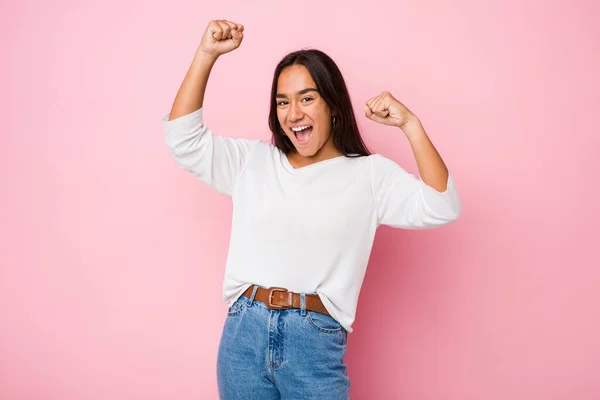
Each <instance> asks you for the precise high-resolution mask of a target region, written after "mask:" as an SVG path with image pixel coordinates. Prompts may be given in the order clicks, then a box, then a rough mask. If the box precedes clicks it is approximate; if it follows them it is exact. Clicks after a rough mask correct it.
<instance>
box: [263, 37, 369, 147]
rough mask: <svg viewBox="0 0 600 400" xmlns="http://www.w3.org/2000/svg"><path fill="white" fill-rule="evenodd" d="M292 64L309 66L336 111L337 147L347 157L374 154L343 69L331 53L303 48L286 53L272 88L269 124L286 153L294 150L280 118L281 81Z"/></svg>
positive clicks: (328, 103)
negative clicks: (359, 122) (363, 134)
mask: <svg viewBox="0 0 600 400" xmlns="http://www.w3.org/2000/svg"><path fill="white" fill-rule="evenodd" d="M291 65H303V66H305V67H306V69H308V72H309V73H310V75H311V77H312V79H313V80H314V81H315V83H316V85H317V90H318V91H319V94H320V95H321V97H322V98H323V100H325V102H326V103H327V105H328V106H329V108H330V109H331V111H332V114H334V115H335V124H333V126H332V128H331V135H332V136H333V144H334V146H335V148H336V149H337V150H338V151H339V152H340V153H342V154H343V155H344V156H346V157H361V156H368V155H370V154H371V153H370V151H369V149H367V146H366V145H365V143H364V142H363V140H362V137H361V135H360V132H359V130H358V125H357V124H356V118H355V116H354V110H353V109H352V103H351V101H350V95H349V94H348V88H347V87H346V82H345V81H344V77H343V76H342V73H341V72H340V69H339V68H338V66H337V65H336V64H335V62H334V61H333V60H332V59H331V57H329V56H328V55H327V54H325V53H323V52H322V51H320V50H315V49H309V50H299V51H295V52H293V53H290V54H288V55H286V56H285V57H284V58H283V59H282V60H281V61H280V62H279V64H277V67H276V68H275V74H274V76H273V86H272V88H271V106H270V111H269V128H270V129H271V132H272V133H273V137H272V139H271V142H272V144H273V145H274V146H276V147H277V148H279V150H281V151H282V152H283V153H284V154H288V153H290V152H291V151H293V150H294V145H293V144H292V141H291V140H290V139H289V138H288V137H287V136H285V135H284V134H283V130H282V128H281V125H280V124H279V119H278V118H277V100H276V98H275V95H276V94H277V82H278V81H279V75H280V74H281V71H283V69H284V68H286V67H289V66H291Z"/></svg>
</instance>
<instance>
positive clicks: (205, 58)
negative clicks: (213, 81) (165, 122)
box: [169, 20, 244, 121]
mask: <svg viewBox="0 0 600 400" xmlns="http://www.w3.org/2000/svg"><path fill="white" fill-rule="evenodd" d="M243 31H244V26H243V25H241V24H236V23H234V22H230V21H225V20H215V21H210V22H209V24H208V26H207V27H206V30H205V31H204V35H203V36H202V40H201V41H200V46H198V49H197V50H196V54H195V55H194V59H193V61H192V65H190V68H189V69H188V72H187V74H186V75H185V79H184V80H183V82H182V84H181V87H180V88H179V91H178V92H177V96H176V97H175V101H174V102H173V107H172V108H171V113H170V116H169V121H170V120H172V119H175V118H179V117H181V116H183V115H187V114H189V113H191V112H194V111H196V110H198V109H199V108H201V107H202V105H203V103H204V93H205V92H206V84H207V82H208V77H209V75H210V71H211V70H212V67H213V65H214V64H215V62H216V61H217V59H218V58H219V56H220V55H222V54H225V53H228V52H230V51H232V50H235V49H237V48H238V47H239V46H240V44H241V43H242V40H243V38H244V34H243V33H242V32H243Z"/></svg>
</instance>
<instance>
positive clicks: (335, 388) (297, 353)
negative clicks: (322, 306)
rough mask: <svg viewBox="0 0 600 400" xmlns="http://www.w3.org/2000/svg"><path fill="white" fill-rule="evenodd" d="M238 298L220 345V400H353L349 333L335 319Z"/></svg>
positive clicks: (303, 308)
mask: <svg viewBox="0 0 600 400" xmlns="http://www.w3.org/2000/svg"><path fill="white" fill-rule="evenodd" d="M255 294H256V287H255V288H254V291H253V293H252V296H251V298H247V297H244V296H240V297H239V298H238V299H237V300H236V301H235V303H234V304H233V305H232V306H231V307H230V308H229V311H228V315H227V319H226V320H225V326H224V327H223V333H222V336H221V341H220V344H219V353H218V357H217V383H218V388H219V397H220V398H221V399H222V400H237V399H240V400H242V399H243V400H254V399H256V400H271V399H273V400H274V399H290V400H291V399H294V400H299V399H319V400H326V399H332V400H334V399H335V400H344V399H349V398H350V379H349V378H348V375H347V374H346V364H344V355H345V353H346V343H347V338H348V333H347V331H346V330H345V329H344V328H343V327H342V326H341V325H340V323H339V322H337V321H336V320H335V319H334V318H333V317H330V316H328V315H325V314H320V313H317V312H313V311H308V310H306V308H305V306H304V304H305V300H304V298H305V297H304V296H305V295H304V294H301V303H302V309H292V308H290V309H286V310H271V309H268V308H267V306H266V305H265V304H264V303H263V302H260V301H258V300H255V299H254V296H255Z"/></svg>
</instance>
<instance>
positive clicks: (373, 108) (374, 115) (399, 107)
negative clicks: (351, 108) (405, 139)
mask: <svg viewBox="0 0 600 400" xmlns="http://www.w3.org/2000/svg"><path fill="white" fill-rule="evenodd" d="M365 116H366V117H367V118H369V119H372V120H373V121H375V122H379V123H380V124H384V125H390V126H397V127H399V128H403V127H404V126H405V125H406V124H407V123H409V122H411V121H414V122H416V121H418V119H417V116H416V115H415V114H413V113H412V112H411V111H410V110H409V109H408V108H406V106H405V105H404V104H402V103H401V102H399V101H398V100H396V98H394V96H392V94H391V93H390V92H382V93H381V94H380V95H379V96H376V97H373V98H372V99H370V100H368V101H367V103H366V104H365Z"/></svg>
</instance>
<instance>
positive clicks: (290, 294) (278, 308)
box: [268, 287, 294, 310]
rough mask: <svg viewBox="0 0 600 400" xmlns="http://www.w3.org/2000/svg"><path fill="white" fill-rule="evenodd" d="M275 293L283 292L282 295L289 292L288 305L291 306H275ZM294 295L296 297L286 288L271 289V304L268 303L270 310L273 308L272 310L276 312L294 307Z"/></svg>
mask: <svg viewBox="0 0 600 400" xmlns="http://www.w3.org/2000/svg"><path fill="white" fill-rule="evenodd" d="M275 292H282V293H285V292H287V294H288V304H289V305H287V306H281V305H279V304H273V294H274V293H275ZM293 295H294V293H293V292H290V291H288V290H287V289H284V288H280V287H273V288H269V302H268V306H269V307H268V308H272V309H275V310H283V309H286V308H289V307H290V306H291V305H292V302H293V297H292V296H293Z"/></svg>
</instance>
